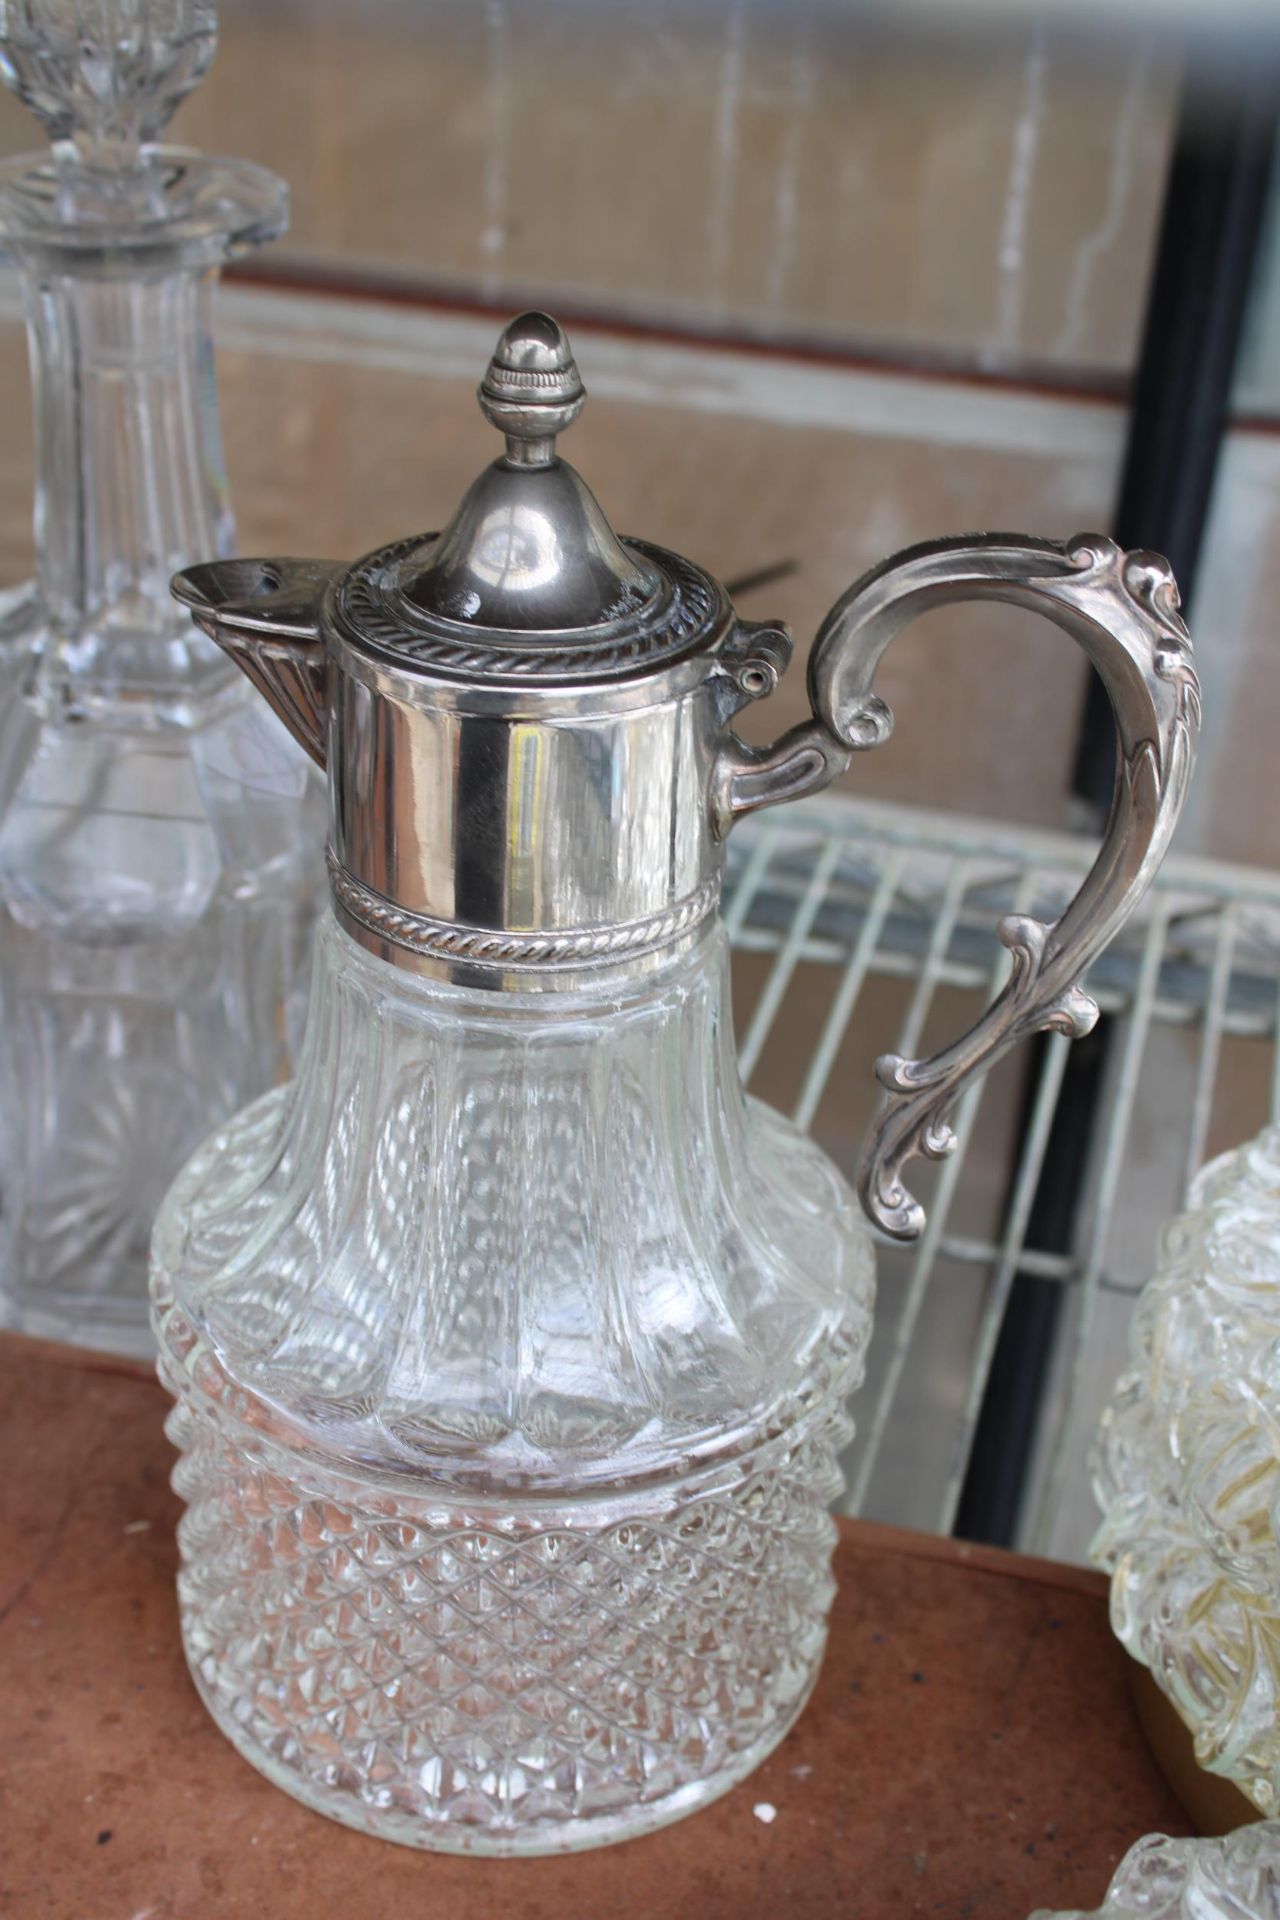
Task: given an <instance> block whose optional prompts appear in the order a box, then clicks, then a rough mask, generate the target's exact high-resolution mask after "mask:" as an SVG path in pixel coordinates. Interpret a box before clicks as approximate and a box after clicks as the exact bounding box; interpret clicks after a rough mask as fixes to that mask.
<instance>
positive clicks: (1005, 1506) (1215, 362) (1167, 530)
mask: <svg viewBox="0 0 1280 1920" xmlns="http://www.w3.org/2000/svg"><path fill="white" fill-rule="evenodd" d="M1278 76H1280V68H1278V66H1277V62H1276V59H1275V57H1274V50H1273V48H1271V47H1270V46H1266V47H1263V46H1258V47H1257V48H1255V49H1254V57H1253V58H1252V59H1251V60H1250V61H1247V62H1245V63H1243V64H1235V65H1233V66H1232V67H1231V68H1226V67H1221V66H1219V67H1217V68H1215V67H1214V66H1213V65H1212V64H1209V63H1207V62H1205V61H1202V60H1201V59H1199V58H1198V57H1196V55H1195V54H1194V53H1193V54H1192V55H1191V56H1189V58H1188V61H1187V65H1186V70H1185V78H1184V80H1183V85H1182V91H1181V97H1180V102H1179V109H1178V117H1177V125H1176V130H1175V135H1174V143H1173V154H1172V159H1171V162H1170V167H1169V176H1168V183H1167V186H1166V189H1165V197H1164V206H1163V211H1162V214H1161V221H1160V233H1159V238H1158V241H1157V246H1156V257H1155V265H1154V270H1153V273H1152V277H1151V284H1150V288H1149V291H1148V296H1147V312H1146V322H1145V326H1144V329H1143V339H1142V347H1141V351H1140V355H1139V360H1138V366H1137V370H1136V376H1135V379H1134V385H1133V404H1132V411H1131V413H1130V418H1129V432H1128V440H1127V445H1126V449H1125V457H1124V465H1123V468H1122V473H1121V480H1120V489H1119V494H1118V497H1117V501H1116V508H1115V513H1114V515H1113V522H1112V524H1113V531H1114V533H1115V537H1116V539H1117V540H1118V541H1119V542H1120V544H1121V545H1122V546H1124V547H1153V548H1155V549H1156V551H1157V552H1160V553H1163V554H1165V555H1166V556H1167V558H1168V559H1169V560H1170V562H1171V563H1172V566H1173V570H1174V573H1175V575H1176V577H1177V579H1178V581H1179V584H1180V586H1181V589H1182V597H1183V604H1184V606H1189V605H1190V602H1191V596H1192V593H1193V592H1194V589H1195V582H1196V574H1197V568H1198V564H1199V559H1200V551H1201V546H1202V543H1203V539H1204V530H1205V522H1206V520H1207V518H1208V512H1209V502H1210V497H1211V494H1212V491H1213V482H1214V476H1215V473H1216V470H1217V465H1218V456H1219V453H1220V452H1221V448H1222V442H1223V438H1224V436H1225V433H1226V430H1227V425H1228V419H1229V411H1230V404H1231V389H1232V382H1233V378H1234V374H1235V367H1236V359H1237V354H1238V350H1239V345H1240V337H1241V332H1242V328H1243V322H1244V315H1245V310H1246V306H1247V303H1248V297H1249V290H1250V285H1251V282H1252V278H1253V272H1254V265H1255V262H1256V259H1257V253H1258V243H1259V239H1260V235H1261V230H1262V222H1263V216H1264V213H1265V210H1266V205H1267V196H1268V192H1269V190H1270V186H1271V178H1272V162H1273V156H1274V144H1275V127H1276V117H1277V103H1278V101H1280V86H1278ZM1114 780H1115V733H1114V729H1113V726H1112V721H1111V714H1110V709H1109V707H1108V704H1107V699H1106V695H1105V694H1104V692H1103V690H1102V685H1101V682H1100V681H1099V680H1098V679H1097V678H1096V676H1094V677H1092V678H1091V680H1090V685H1089V691H1088V696H1087V700H1086V704H1085V710H1084V716H1083V721H1082V725H1081V729H1080V737H1079V744H1078V747H1077V752H1076V763H1075V773H1074V779H1073V789H1074V792H1075V794H1076V796H1077V797H1078V799H1080V800H1082V801H1084V802H1085V803H1086V804H1087V805H1088V806H1089V807H1090V808H1091V810H1093V811H1095V812H1096V815H1097V818H1098V822H1099V824H1101V820H1102V817H1103V814H1104V813H1105V810H1106V808H1107V806H1108V805H1109V803H1110V800H1111V790H1112V786H1113V783H1114ZM1108 1026H1109V1023H1107V1022H1103V1023H1102V1025H1101V1026H1100V1027H1099V1028H1098V1029H1097V1030H1096V1031H1095V1033H1094V1034H1093V1035H1091V1036H1090V1038H1089V1040H1088V1041H1086V1042H1082V1043H1080V1044H1078V1045H1076V1046H1074V1047H1073V1048H1072V1049H1071V1054H1070V1056H1069V1059H1068V1063H1067V1068H1066V1073H1065V1075H1064V1077H1063V1084H1062V1090H1061V1094H1060V1096H1059V1100H1058V1105H1057V1110H1056V1113H1055V1116H1054V1122H1053V1126H1052V1129H1051V1131H1050V1136H1049V1141H1048V1146H1047V1149H1046V1153H1045V1163H1044V1172H1043V1174H1042V1176H1041V1179H1040V1183H1039V1186H1038V1188H1037V1192H1036V1196H1035V1201H1034V1204H1033V1206H1032V1211H1031V1217H1030V1221H1029V1224H1028V1230H1027V1237H1026V1244H1027V1246H1028V1248H1034V1249H1036V1250H1037V1251H1040V1252H1049V1253H1065V1252H1069V1251H1070V1249H1071V1246H1072V1243H1073V1239H1074V1235H1075V1230H1076V1222H1077V1217H1078V1213H1079V1208H1080V1204H1081V1201H1082V1198H1083V1192H1084V1183H1085V1178H1086V1176H1087V1171H1088V1164H1089V1154H1088V1148H1089V1140H1090V1135H1091V1131H1092V1128H1093V1125H1094V1121H1095V1118H1096V1115H1097V1111H1098V1105H1099V1100H1100V1097H1101V1092H1102V1088H1103V1085H1104V1079H1105V1070H1106V1059H1107V1048H1108V1046H1109V1042H1110V1036H1109V1032H1108ZM1043 1057H1044V1055H1043V1044H1041V1045H1040V1046H1037V1047H1036V1048H1034V1049H1033V1050H1032V1058H1031V1061H1030V1071H1029V1073H1028V1075H1027V1079H1026V1081H1025V1084H1024V1094H1023V1108H1022V1125H1021V1127H1020V1128H1019V1131H1018V1138H1019V1140H1021V1138H1023V1137H1024V1136H1025V1133H1026V1128H1027V1125H1028V1124H1029V1119H1030V1107H1031V1100H1032V1097H1033V1093H1034V1088H1035V1085H1036V1083H1037V1081H1038V1078H1039V1072H1040V1068H1041V1066H1042V1064H1043ZM1062 1305H1063V1299H1062V1288H1061V1286H1060V1285H1059V1283H1058V1282H1056V1281H1049V1280H1043V1279H1038V1278H1035V1277H1034V1276H1031V1275H1028V1274H1020V1275H1018V1276H1017V1278H1016V1279H1015V1281H1014V1285H1013V1287H1012V1288H1011V1290H1010V1296H1009V1305H1008V1308H1007V1310H1006V1313H1005V1317H1004V1321H1003V1324H1002V1326H1001V1330H1000V1336H999V1340H998V1342H997V1345H996V1350H995V1354H994V1356H993V1360H992V1367H991V1374H990V1377H989V1380H988V1384H987V1391H986V1393H985V1395H984V1398H983V1404H982V1410H981V1414H980V1416H979V1420H978V1426H977V1430H976V1433H975V1435H974V1444H973V1448H972V1451H971V1454H970V1458H969V1465H968V1470H967V1472H966V1475H965V1481H964V1486H963V1489H962V1492H961V1498H960V1504H959V1509H958V1511H957V1516H956V1523H955V1531H956V1533H957V1534H959V1535H961V1536H962V1537H963V1538H965V1539H971V1540H985V1541H990V1542H993V1543H995V1544H998V1545H1009V1544H1011V1543H1012V1542H1013V1540H1014V1539H1015V1537H1016V1532H1017V1526H1018V1518H1019V1512H1020V1509H1021V1505H1022V1500H1023V1496H1024V1494H1025V1490H1026V1475H1027V1468H1028V1465H1029V1456H1030V1452H1031V1448H1032V1445H1033V1442H1034V1439H1035V1435H1036V1431H1037V1424H1038V1420H1039V1413H1040V1406H1041V1401H1042V1397H1043V1392H1044V1387H1045V1383H1046V1381H1047V1378H1048V1372H1049V1366H1050V1363H1051V1360H1052V1356H1053V1349H1054V1342H1055V1339H1056V1337H1057V1331H1058V1327H1059V1324H1060V1319H1061V1312H1062Z"/></svg>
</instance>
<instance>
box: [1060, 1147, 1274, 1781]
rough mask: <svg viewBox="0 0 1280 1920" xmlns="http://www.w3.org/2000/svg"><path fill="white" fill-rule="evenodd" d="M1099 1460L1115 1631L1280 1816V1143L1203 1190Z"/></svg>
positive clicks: (1157, 1294) (1226, 1163)
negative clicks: (1279, 1417)
mask: <svg viewBox="0 0 1280 1920" xmlns="http://www.w3.org/2000/svg"><path fill="white" fill-rule="evenodd" d="M1130 1350H1131V1363H1130V1366H1129V1368H1128V1370H1127V1371H1126V1372H1125V1373H1124V1374H1123V1375H1122V1376H1121V1378H1120V1380H1119V1381H1118V1382H1117V1384H1116V1389H1115V1393H1114V1395H1113V1396H1112V1400H1111V1404H1110V1405H1109V1407H1108V1408H1107V1410H1106V1412H1105V1414H1104V1415H1103V1419H1102V1424H1101V1427H1100V1430H1099V1433H1098V1438H1097V1441H1096V1444H1095V1448H1094V1457H1093V1482H1094V1491H1095V1493H1096V1495H1097V1499H1098V1504H1099V1506H1100V1507H1101V1508H1102V1512H1103V1516H1104V1517H1103V1522H1102V1526H1101V1527H1100V1529H1099V1531H1098V1534H1097V1536H1096V1538H1095V1539H1094V1542H1093V1547H1092V1553H1093V1557H1094V1559H1095V1560H1096V1561H1097V1562H1098V1564H1099V1565H1100V1566H1102V1567H1104V1568H1105V1569H1106V1570H1107V1572H1109V1573H1110V1575H1111V1622H1112V1625H1113V1627H1114V1628H1115V1631H1116V1633H1117V1635H1118V1636H1119V1638H1120V1639H1121V1640H1122V1641H1123V1642H1124V1645H1125V1646H1126V1647H1127V1648H1128V1650H1129V1652H1130V1653H1131V1654H1133V1656H1134V1658H1135V1659H1137V1660H1140V1661H1141V1662H1142V1663H1143V1665H1144V1666H1147V1667H1149V1668H1150V1669H1151V1674H1152V1677H1153V1678H1154V1679H1155V1680H1156V1682H1157V1683H1158V1685H1159V1686H1160V1687H1161V1688H1162V1689H1163V1691H1164V1692H1165V1693H1166V1694H1167V1695H1168V1697H1169V1699H1170V1701H1171V1702H1172V1704H1173V1705H1174V1707H1175V1708H1176V1709H1177V1711H1178V1713H1179V1714H1180V1715H1181V1717H1182V1719H1183V1720H1184V1721H1185V1722H1186V1724H1187V1726H1188V1727H1189V1728H1190V1730H1191V1732H1192V1734H1193V1736H1194V1740H1195V1753H1196V1759H1197V1761H1198V1762H1199V1764H1200V1765H1201V1766H1202V1767H1204V1768H1206V1769H1207V1770H1208V1771H1210V1772H1212V1773H1219V1774H1223V1775H1225V1776H1226V1778H1227V1779H1229V1780H1232V1781H1234V1782H1235V1784H1236V1786H1238V1787H1239V1788H1240V1789H1241V1791H1242V1792H1243V1793H1246V1794H1248V1796H1249V1798H1250V1799H1251V1800H1252V1801H1253V1802H1254V1804H1255V1805H1256V1806H1257V1807H1258V1808H1259V1810H1260V1811H1261V1812H1263V1813H1265V1814H1269V1815H1274V1814H1275V1813H1276V1812H1277V1811H1278V1810H1280V1723H1278V1721H1277V1714H1276V1701H1277V1698H1278V1697H1280V1427H1278V1426H1277V1421H1276V1411H1275V1409H1276V1396H1277V1389H1278V1387H1280V1379H1278V1373H1277V1368H1278V1362H1280V1129H1277V1128H1275V1127H1270V1128H1268V1129H1266V1130H1265V1131H1264V1132H1263V1133H1261V1134H1259V1135H1258V1137H1257V1138H1256V1139H1255V1140H1252V1141H1249V1142H1248V1143H1247V1144H1246V1145H1245V1146H1242V1147H1238V1148H1236V1149H1235V1150H1234V1151H1233V1152H1231V1153H1227V1154H1223V1155H1222V1156H1221V1157H1220V1158H1219V1159H1217V1160H1214V1161H1213V1162H1211V1164H1210V1165H1209V1166H1207V1167H1205V1168H1203V1170H1202V1171H1201V1172H1200V1173H1199V1174H1198V1175H1197V1177H1196V1180H1195V1182H1194V1183H1193V1185H1192V1189H1191V1194H1190V1201H1189V1205H1188V1209H1187V1211H1186V1212H1185V1213H1184V1214H1182V1215H1180V1216H1179V1218H1178V1219H1176V1220H1174V1221H1173V1222H1172V1223H1171V1224H1170V1225H1169V1226H1168V1227H1167V1228H1166V1230H1165V1232H1164V1235H1163V1236H1162V1239H1161V1243H1160V1258H1159V1264H1158V1268H1157V1271H1156V1274H1155V1276H1154V1277H1153V1278H1152V1279H1151V1280H1149V1281H1148V1282H1147V1285H1146V1286H1145V1287H1144V1288H1143V1290H1142V1294H1141V1296H1140V1298H1139V1301H1138V1305H1137V1308H1136V1310H1135V1312H1134V1319H1133V1326H1132V1329H1131V1332H1130Z"/></svg>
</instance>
